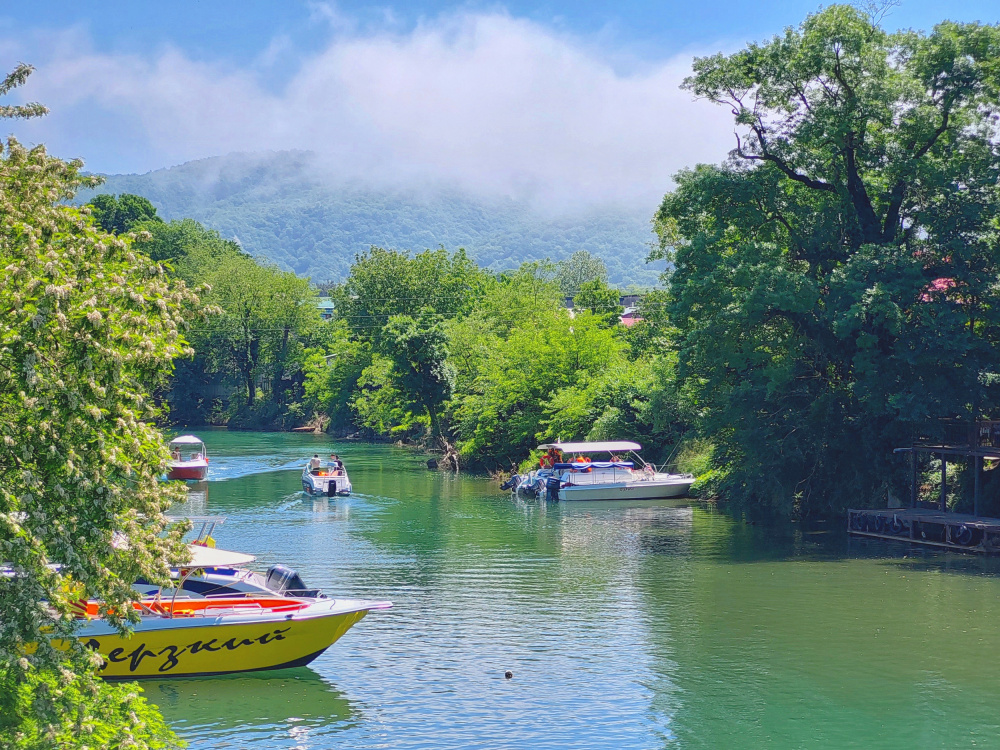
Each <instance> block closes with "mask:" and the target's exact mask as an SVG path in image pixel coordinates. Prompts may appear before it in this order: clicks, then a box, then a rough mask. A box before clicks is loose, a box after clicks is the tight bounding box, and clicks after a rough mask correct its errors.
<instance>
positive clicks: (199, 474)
mask: <svg viewBox="0 0 1000 750" xmlns="http://www.w3.org/2000/svg"><path fill="white" fill-rule="evenodd" d="M169 466H170V469H169V470H168V471H167V479H186V480H192V481H195V482H200V481H201V480H203V479H204V478H205V477H206V476H208V453H207V452H206V450H205V444H204V443H203V442H202V441H201V440H200V439H198V438H196V437H195V436H194V435H181V436H180V437H177V438H174V439H173V440H171V441H170V464H169Z"/></svg>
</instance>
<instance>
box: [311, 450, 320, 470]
mask: <svg viewBox="0 0 1000 750" xmlns="http://www.w3.org/2000/svg"><path fill="white" fill-rule="evenodd" d="M322 465H323V462H322V461H321V460H320V457H319V454H318V453H314V454H313V457H312V458H311V459H309V470H310V471H319V467H320V466H322Z"/></svg>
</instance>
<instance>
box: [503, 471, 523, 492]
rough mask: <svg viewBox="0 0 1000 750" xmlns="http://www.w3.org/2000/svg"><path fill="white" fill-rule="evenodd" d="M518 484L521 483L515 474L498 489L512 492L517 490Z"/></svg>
mask: <svg viewBox="0 0 1000 750" xmlns="http://www.w3.org/2000/svg"><path fill="white" fill-rule="evenodd" d="M520 483H521V477H519V476H518V475H517V474H511V475H510V479H508V480H507V481H506V482H504V483H503V484H501V485H500V489H502V490H511V491H514V490H516V489H517V485H519V484H520Z"/></svg>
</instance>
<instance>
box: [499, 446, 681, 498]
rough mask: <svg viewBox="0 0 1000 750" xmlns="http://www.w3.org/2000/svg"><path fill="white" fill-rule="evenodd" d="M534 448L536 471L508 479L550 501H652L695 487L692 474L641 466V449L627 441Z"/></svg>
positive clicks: (520, 489)
mask: <svg viewBox="0 0 1000 750" xmlns="http://www.w3.org/2000/svg"><path fill="white" fill-rule="evenodd" d="M538 448H539V450H544V451H545V454H544V455H543V456H542V458H541V460H540V467H539V468H538V469H536V470H535V471H532V472H529V473H528V474H527V475H520V476H517V477H512V478H511V480H509V483H511V484H513V489H514V491H517V492H519V493H520V494H528V495H531V494H533V495H536V496H538V497H544V498H546V499H548V500H553V501H555V500H628V499H632V500H656V499H666V498H672V497H682V496H684V495H686V494H687V492H688V490H689V489H691V485H692V484H694V475H692V474H671V473H667V472H664V471H660V470H658V469H657V467H656V466H654V465H653V464H649V463H646V462H645V461H643V460H642V458H641V457H640V456H639V454H638V451H640V450H642V446H641V445H639V444H638V443H633V442H630V441H625V440H615V441H604V442H580V443H545V444H544V445H540V446H538ZM603 454H609V455H608V457H607V458H604V457H603ZM594 455H597V456H599V458H597V460H595V458H594V457H593V456H594ZM567 457H569V458H567Z"/></svg>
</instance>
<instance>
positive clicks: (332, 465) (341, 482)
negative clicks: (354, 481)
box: [302, 454, 351, 497]
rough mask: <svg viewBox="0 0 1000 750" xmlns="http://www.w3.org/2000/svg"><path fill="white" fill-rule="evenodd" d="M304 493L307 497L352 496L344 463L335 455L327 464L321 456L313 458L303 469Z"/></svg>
mask: <svg viewBox="0 0 1000 750" xmlns="http://www.w3.org/2000/svg"><path fill="white" fill-rule="evenodd" d="M302 491H303V492H305V493H306V494H307V495H325V496H326V497H334V496H335V495H350V494H351V480H350V479H349V478H348V476H347V468H346V467H345V466H344V462H343V461H341V460H340V458H339V457H338V456H337V455H336V454H334V455H332V456H330V460H329V461H327V462H326V463H325V464H324V463H323V462H322V461H321V460H320V457H319V455H315V456H313V457H312V458H311V459H310V460H309V463H307V464H306V465H305V468H304V469H302Z"/></svg>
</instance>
